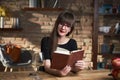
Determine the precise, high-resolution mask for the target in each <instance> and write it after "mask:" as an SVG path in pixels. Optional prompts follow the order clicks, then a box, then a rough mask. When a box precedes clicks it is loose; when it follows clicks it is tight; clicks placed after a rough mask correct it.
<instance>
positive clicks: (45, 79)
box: [0, 70, 113, 80]
mask: <svg viewBox="0 0 120 80" xmlns="http://www.w3.org/2000/svg"><path fill="white" fill-rule="evenodd" d="M109 73H110V71H109V70H97V71H96V70H89V71H83V72H79V73H78V74H73V73H70V74H69V75H68V76H66V77H56V76H53V75H50V74H47V73H45V72H37V73H35V72H33V71H19V72H0V80H113V78H112V77H111V76H108V74H109Z"/></svg>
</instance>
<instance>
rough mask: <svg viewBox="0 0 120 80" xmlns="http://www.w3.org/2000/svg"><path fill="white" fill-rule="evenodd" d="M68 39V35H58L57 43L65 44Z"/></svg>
mask: <svg viewBox="0 0 120 80" xmlns="http://www.w3.org/2000/svg"><path fill="white" fill-rule="evenodd" d="M68 41H69V38H68V37H66V36H65V37H59V38H58V44H65V43H67V42H68Z"/></svg>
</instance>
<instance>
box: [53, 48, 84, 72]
mask: <svg viewBox="0 0 120 80" xmlns="http://www.w3.org/2000/svg"><path fill="white" fill-rule="evenodd" d="M83 54H84V50H74V51H71V52H70V51H68V50H65V49H63V48H57V50H56V51H54V53H53V54H52V61H51V68H53V69H59V70H60V69H63V68H64V67H65V66H66V65H70V66H71V67H73V65H74V64H75V62H76V61H77V60H82V58H83Z"/></svg>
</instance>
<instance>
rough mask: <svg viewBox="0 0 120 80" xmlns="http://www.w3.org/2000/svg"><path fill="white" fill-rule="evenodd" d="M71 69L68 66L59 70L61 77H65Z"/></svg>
mask: <svg viewBox="0 0 120 80" xmlns="http://www.w3.org/2000/svg"><path fill="white" fill-rule="evenodd" d="M71 69H72V68H71V67H70V66H69V65H67V66H66V67H64V68H63V69H62V70H60V74H61V76H66V75H67V74H68V73H69V72H70V71H71Z"/></svg>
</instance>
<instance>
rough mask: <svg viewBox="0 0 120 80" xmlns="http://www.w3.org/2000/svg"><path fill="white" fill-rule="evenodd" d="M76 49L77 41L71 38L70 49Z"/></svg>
mask: <svg viewBox="0 0 120 80" xmlns="http://www.w3.org/2000/svg"><path fill="white" fill-rule="evenodd" d="M77 49H78V47H77V42H76V40H74V39H72V42H71V51H73V50H77Z"/></svg>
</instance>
